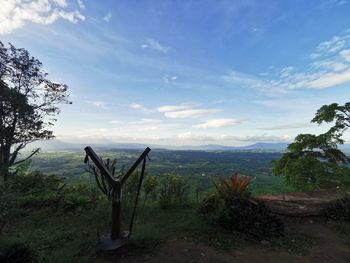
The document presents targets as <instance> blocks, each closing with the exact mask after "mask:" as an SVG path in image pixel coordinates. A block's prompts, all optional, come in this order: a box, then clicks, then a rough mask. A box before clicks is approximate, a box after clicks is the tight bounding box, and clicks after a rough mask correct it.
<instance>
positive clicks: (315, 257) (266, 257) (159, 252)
mask: <svg viewBox="0 0 350 263" xmlns="http://www.w3.org/2000/svg"><path fill="white" fill-rule="evenodd" d="M288 227H289V228H290V229H292V230H294V231H300V232H303V233H305V234H308V235H311V236H314V237H315V238H316V239H317V244H315V246H314V247H313V248H311V249H310V251H309V253H307V255H304V256H302V255H296V254H293V253H289V252H287V251H279V250H276V249H273V248H271V247H268V246H263V245H248V246H246V247H244V248H242V249H237V250H234V251H232V252H231V253H226V252H222V251H219V250H216V249H214V248H212V247H209V246H206V245H203V244H198V243H195V242H193V241H190V240H187V239H185V238H172V239H170V240H169V241H168V242H167V243H165V244H163V245H162V246H160V247H159V248H156V249H155V250H154V251H153V252H152V253H144V254H130V253H120V254H119V255H117V256H115V257H108V258H102V257H99V258H97V259H96V260H95V261H94V262H98V263H108V262H123V263H126V262H128V263H129V262H137V263H138V262H155V263H157V262H159V263H164V262H170V263H180V262H203V263H206V262H240V263H248V262H249V263H251V262H257V263H258V262H262V263H269V262H271V263H272V262H287V263H289V262H309V263H311V262H312V263H313V262H314V263H323V262H324V263H325V262H327V263H328V262H334V263H343V262H344V263H348V262H350V242H349V241H346V240H344V239H342V238H341V237H339V236H338V235H337V234H335V233H334V232H333V231H331V230H330V229H329V228H328V227H327V226H326V225H324V224H320V223H305V222H304V223H288Z"/></svg>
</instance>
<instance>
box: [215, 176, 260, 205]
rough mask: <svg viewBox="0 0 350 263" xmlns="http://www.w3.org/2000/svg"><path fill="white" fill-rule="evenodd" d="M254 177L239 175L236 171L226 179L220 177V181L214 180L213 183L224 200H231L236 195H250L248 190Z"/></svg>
mask: <svg viewBox="0 0 350 263" xmlns="http://www.w3.org/2000/svg"><path fill="white" fill-rule="evenodd" d="M253 179H254V178H253V177H250V176H242V177H240V176H239V173H238V172H236V173H235V174H234V175H232V176H231V177H229V178H227V179H225V178H224V177H222V176H221V177H219V183H216V182H215V181H214V180H213V184H214V186H215V188H216V190H217V192H218V195H219V197H220V198H222V199H223V200H229V199H231V198H235V197H249V195H250V193H249V191H248V187H249V184H250V183H251V182H252V181H253Z"/></svg>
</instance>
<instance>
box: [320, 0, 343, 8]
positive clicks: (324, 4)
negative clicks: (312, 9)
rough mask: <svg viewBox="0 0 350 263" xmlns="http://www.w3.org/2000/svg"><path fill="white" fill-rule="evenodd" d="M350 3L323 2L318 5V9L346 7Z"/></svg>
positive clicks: (331, 0) (340, 1)
mask: <svg viewBox="0 0 350 263" xmlns="http://www.w3.org/2000/svg"><path fill="white" fill-rule="evenodd" d="M347 2H348V1H347V0H326V1H321V2H320V4H319V5H318V8H321V9H326V8H332V7H338V6H342V5H345V4H346V3H347Z"/></svg>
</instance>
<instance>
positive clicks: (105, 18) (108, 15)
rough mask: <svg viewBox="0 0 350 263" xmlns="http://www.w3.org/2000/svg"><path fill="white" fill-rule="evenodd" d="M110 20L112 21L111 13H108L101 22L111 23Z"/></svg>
mask: <svg viewBox="0 0 350 263" xmlns="http://www.w3.org/2000/svg"><path fill="white" fill-rule="evenodd" d="M111 19H112V13H111V12H108V13H107V14H106V15H105V16H104V17H103V20H104V21H106V22H109V21H111Z"/></svg>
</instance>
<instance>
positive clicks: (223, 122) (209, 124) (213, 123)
mask: <svg viewBox="0 0 350 263" xmlns="http://www.w3.org/2000/svg"><path fill="white" fill-rule="evenodd" d="M240 123H241V121H240V120H236V119H213V120H208V121H206V122H204V123H200V124H196V125H194V126H193V127H194V128H200V129H206V128H221V127H227V126H233V125H237V124H240Z"/></svg>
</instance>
